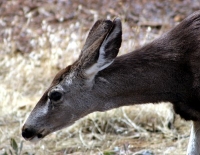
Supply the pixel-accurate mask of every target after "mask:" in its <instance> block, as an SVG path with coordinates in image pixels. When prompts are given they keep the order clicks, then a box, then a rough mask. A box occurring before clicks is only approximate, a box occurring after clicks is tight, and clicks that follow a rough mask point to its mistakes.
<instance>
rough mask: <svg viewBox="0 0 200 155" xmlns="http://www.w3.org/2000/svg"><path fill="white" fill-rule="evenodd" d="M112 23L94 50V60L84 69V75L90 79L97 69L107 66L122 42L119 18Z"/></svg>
mask: <svg viewBox="0 0 200 155" xmlns="http://www.w3.org/2000/svg"><path fill="white" fill-rule="evenodd" d="M112 23H113V26H112V28H111V29H110V31H109V32H108V33H107V35H106V37H104V40H103V41H102V43H101V44H100V45H99V48H98V51H95V55H96V56H95V57H94V58H95V60H94V61H93V63H92V64H90V65H89V66H88V67H87V68H86V69H85V71H84V74H85V76H86V77H87V78H89V79H90V80H91V79H93V78H94V77H95V75H96V74H97V73H98V72H99V71H101V70H103V69H105V68H106V67H108V66H109V65H110V64H111V63H112V62H113V61H114V59H115V57H116V56H117V54H118V52H119V48H120V46H121V42H122V26H121V20H120V19H119V18H116V19H115V20H114V21H113V22H112ZM97 31H98V30H97Z"/></svg>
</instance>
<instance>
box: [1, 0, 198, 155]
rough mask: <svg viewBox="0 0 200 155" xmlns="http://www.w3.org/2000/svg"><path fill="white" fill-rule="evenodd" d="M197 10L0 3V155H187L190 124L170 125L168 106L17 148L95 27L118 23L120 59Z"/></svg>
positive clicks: (124, 1)
mask: <svg viewBox="0 0 200 155" xmlns="http://www.w3.org/2000/svg"><path fill="white" fill-rule="evenodd" d="M198 9H200V2H199V0H119V1H115V0H109V1H108V0H101V1H100V0H99V1H95V0H73V1H72V0H45V1H44V0H34V1H32V0H26V1H24V0H9V1H7V0H1V1H0V36H1V37H0V81H1V82H0V155H1V154H2V155H7V154H8V155H22V154H23V155H24V154H28V155H33V154H35V155H48V154H52V155H62V154H73V155H77V154H80V155H82V154H85V155H88V154H102V155H128V154H130V155H132V154H141V153H136V152H138V151H143V153H144V150H146V152H149V154H152V155H153V154H156V155H163V154H164V155H172V154H173V155H184V154H186V149H187V143H188V139H189V132H190V123H191V122H186V121H184V120H182V119H181V118H180V117H179V116H178V115H175V122H174V123H173V122H172V120H173V116H174V115H173V114H174V113H173V110H172V108H171V105H170V104H169V103H166V104H164V103H162V104H160V105H152V104H147V105H135V106H130V107H123V108H118V109H114V110H111V111H108V112H105V113H98V112H97V113H93V114H90V115H89V116H87V117H85V118H83V119H81V120H79V121H78V122H76V123H75V124H74V125H73V126H71V127H69V128H67V129H64V130H61V131H58V132H56V133H53V134H51V135H49V136H47V137H46V138H44V140H42V141H41V142H39V143H38V144H36V145H33V144H31V143H29V142H26V141H24V140H23V138H22V137H21V127H22V125H23V122H24V120H25V119H26V118H27V116H28V114H29V113H30V111H31V109H32V108H33V107H34V105H35V104H36V103H37V101H38V100H39V98H40V97H41V95H42V94H43V92H44V91H45V89H46V88H47V87H48V86H49V84H50V82H51V80H52V78H53V77H54V75H55V73H56V72H58V70H60V69H61V68H64V67H66V66H67V65H69V64H71V63H72V62H73V61H75V60H76V58H77V57H78V56H79V53H80V50H81V47H82V45H83V44H84V41H85V38H86V36H87V33H88V31H89V29H90V27H91V26H92V25H93V23H94V22H95V21H96V20H97V19H113V18H115V17H120V18H121V20H122V24H123V43H122V47H121V49H120V54H124V53H127V52H131V51H133V50H134V49H136V48H138V47H141V46H143V45H144V44H146V43H148V42H150V41H152V40H153V39H155V38H158V37H159V36H160V35H161V34H163V33H164V32H166V31H168V30H169V29H170V28H172V27H174V26H175V25H177V24H178V23H179V22H180V21H182V20H183V19H184V18H185V17H186V16H188V15H190V14H191V13H193V12H194V11H196V10H198ZM169 124H170V125H169ZM147 154H148V153H146V154H145V155H147ZM143 155H144V154H143Z"/></svg>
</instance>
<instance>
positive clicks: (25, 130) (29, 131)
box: [22, 128, 36, 139]
mask: <svg viewBox="0 0 200 155" xmlns="http://www.w3.org/2000/svg"><path fill="white" fill-rule="evenodd" d="M35 134H36V132H35V131H34V130H32V129H29V128H23V129H22V136H23V137H24V138H26V139H29V138H31V137H34V135H35Z"/></svg>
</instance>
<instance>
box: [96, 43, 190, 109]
mask: <svg viewBox="0 0 200 155" xmlns="http://www.w3.org/2000/svg"><path fill="white" fill-rule="evenodd" d="M150 48H151V49H150ZM150 52H151V53H150ZM156 52H157V47H154V46H147V47H145V48H142V49H139V50H137V51H135V52H132V53H130V54H126V55H123V56H120V57H117V58H116V59H115V61H114V62H113V64H111V65H110V66H109V67H108V68H107V69H105V70H103V71H101V72H100V73H99V74H98V75H97V77H96V82H95V85H94V87H96V88H95V89H96V90H98V91H99V92H98V93H99V95H100V97H101V98H103V99H104V100H103V102H104V103H102V104H105V106H104V108H103V109H102V111H104V110H107V109H111V108H117V107H120V106H123V105H132V104H140V103H156V102H176V101H177V100H178V99H179V98H180V96H183V95H184V94H185V93H186V89H187V86H188V85H189V83H188V81H187V80H186V81H184V79H188V78H189V77H187V76H188V75H187V74H185V72H181V71H180V70H181V65H180V64H179V60H178V59H179V58H178V57H176V55H177V54H176V53H172V54H171V55H170V52H168V54H166V56H164V55H163V53H162V52H161V51H159V52H160V54H158V53H156ZM164 52H167V51H164ZM174 57H176V59H174ZM172 58H173V59H172ZM180 78H181V79H180ZM183 82H185V84H183Z"/></svg>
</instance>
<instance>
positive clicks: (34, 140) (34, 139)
mask: <svg viewBox="0 0 200 155" xmlns="http://www.w3.org/2000/svg"><path fill="white" fill-rule="evenodd" d="M41 139H42V138H38V137H37V136H35V137H33V138H31V139H27V140H28V141H29V142H31V143H33V144H37V143H38V142H39V141H40V140H41Z"/></svg>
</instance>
